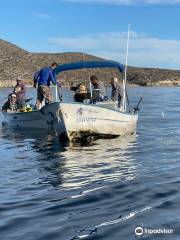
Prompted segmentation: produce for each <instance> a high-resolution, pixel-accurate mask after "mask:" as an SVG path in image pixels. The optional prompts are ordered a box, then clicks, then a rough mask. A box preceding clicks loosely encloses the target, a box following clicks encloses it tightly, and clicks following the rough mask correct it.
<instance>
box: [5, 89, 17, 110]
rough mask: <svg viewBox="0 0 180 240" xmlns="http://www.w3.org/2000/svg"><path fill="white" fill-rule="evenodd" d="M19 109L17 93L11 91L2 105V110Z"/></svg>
mask: <svg viewBox="0 0 180 240" xmlns="http://www.w3.org/2000/svg"><path fill="white" fill-rule="evenodd" d="M17 110H18V105H17V97H16V94H14V93H10V94H9V96H8V100H7V101H6V102H5V103H4V105H3V106H2V112H16V111H17Z"/></svg>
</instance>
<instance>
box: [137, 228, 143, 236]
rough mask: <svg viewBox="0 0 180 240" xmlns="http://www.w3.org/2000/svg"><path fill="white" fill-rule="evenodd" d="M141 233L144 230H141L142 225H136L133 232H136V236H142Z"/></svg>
mask: <svg viewBox="0 0 180 240" xmlns="http://www.w3.org/2000/svg"><path fill="white" fill-rule="evenodd" d="M143 233H144V231H143V228H142V227H136V228H135V234H136V235H137V236H142V235H143Z"/></svg>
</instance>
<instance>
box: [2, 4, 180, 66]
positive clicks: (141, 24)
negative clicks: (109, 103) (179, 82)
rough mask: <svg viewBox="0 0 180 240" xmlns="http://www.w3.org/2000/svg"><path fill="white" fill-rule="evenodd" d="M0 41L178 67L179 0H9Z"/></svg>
mask: <svg viewBox="0 0 180 240" xmlns="http://www.w3.org/2000/svg"><path fill="white" fill-rule="evenodd" d="M0 6H1V8H0V9H1V14H0V26H1V27H0V39H3V40H7V41H9V42H11V43H13V44H16V45H18V46H19V47H21V48H23V49H25V50H27V51H30V52H50V53H51V52H56V53H62V52H84V53H88V54H93V55H96V56H99V57H104V58H106V59H111V60H115V61H118V62H121V63H123V64H124V63H125V57H126V44H127V30H128V25H129V24H130V40H129V54H128V65H131V66H136V67H155V68H166V69H179V70H180V0H164V1H162V0H6V1H2V2H1V4H0Z"/></svg>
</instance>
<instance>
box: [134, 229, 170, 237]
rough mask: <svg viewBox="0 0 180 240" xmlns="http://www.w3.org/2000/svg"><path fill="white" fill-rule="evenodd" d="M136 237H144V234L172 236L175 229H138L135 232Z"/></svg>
mask: <svg viewBox="0 0 180 240" xmlns="http://www.w3.org/2000/svg"><path fill="white" fill-rule="evenodd" d="M134 232H135V234H136V236H142V235H143V234H144V235H145V234H172V233H173V232H174V230H173V229H166V228H157V229H150V228H142V227H136V228H135V230H134Z"/></svg>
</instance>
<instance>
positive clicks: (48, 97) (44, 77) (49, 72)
mask: <svg viewBox="0 0 180 240" xmlns="http://www.w3.org/2000/svg"><path fill="white" fill-rule="evenodd" d="M56 67H57V63H55V62H54V63H52V64H51V66H50V67H44V68H42V69H41V70H40V71H38V72H36V73H35V75H34V85H33V87H34V88H36V86H37V85H38V88H37V100H36V109H40V108H41V106H42V102H43V100H45V104H49V103H51V102H52V101H53V95H52V93H51V91H50V84H51V83H52V84H54V85H56V84H58V83H57V81H56V75H55V72H54V69H55V68H56ZM58 85H59V84H58Z"/></svg>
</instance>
